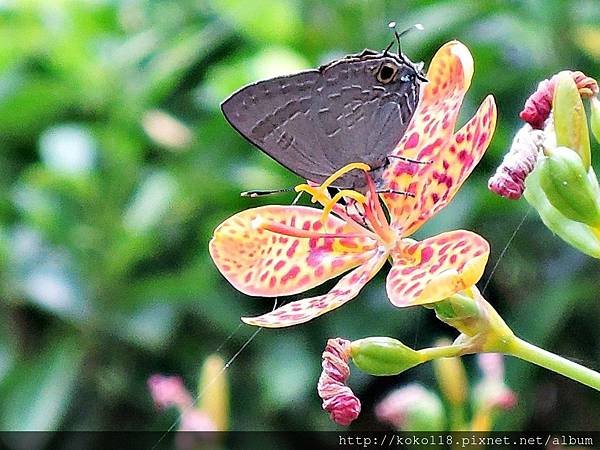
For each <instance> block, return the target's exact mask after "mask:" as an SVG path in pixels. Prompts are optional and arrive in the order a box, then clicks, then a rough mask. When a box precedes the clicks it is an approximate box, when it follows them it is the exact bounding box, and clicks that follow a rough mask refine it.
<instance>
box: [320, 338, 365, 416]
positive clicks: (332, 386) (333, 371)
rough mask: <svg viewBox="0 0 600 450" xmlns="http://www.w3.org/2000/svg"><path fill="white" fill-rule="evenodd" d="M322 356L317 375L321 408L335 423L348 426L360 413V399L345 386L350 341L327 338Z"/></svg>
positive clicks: (347, 375) (348, 373)
mask: <svg viewBox="0 0 600 450" xmlns="http://www.w3.org/2000/svg"><path fill="white" fill-rule="evenodd" d="M322 358H323V362H322V364H321V365H322V367H323V372H322V373H321V376H320V377H319V383H318V385H317V391H318V393H319V397H321V398H322V399H323V409H324V410H325V411H327V412H329V415H330V417H331V420H333V421H334V422H335V423H337V424H339V425H343V426H348V425H350V423H352V422H353V421H354V420H355V419H356V418H357V417H358V415H359V414H360V400H359V399H358V398H357V397H356V396H355V395H354V393H353V392H352V390H351V389H350V388H349V387H348V386H346V381H347V380H348V377H349V376H350V367H349V366H348V360H349V359H350V341H348V340H345V339H341V338H336V339H329V340H328V341H327V346H326V347H325V350H324V351H323V356H322Z"/></svg>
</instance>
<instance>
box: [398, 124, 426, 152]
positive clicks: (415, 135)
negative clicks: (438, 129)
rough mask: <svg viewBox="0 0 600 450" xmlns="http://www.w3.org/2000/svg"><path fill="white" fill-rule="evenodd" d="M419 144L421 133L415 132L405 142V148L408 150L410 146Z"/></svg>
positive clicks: (413, 146)
mask: <svg viewBox="0 0 600 450" xmlns="http://www.w3.org/2000/svg"><path fill="white" fill-rule="evenodd" d="M424 120H426V121H427V120H429V119H428V118H425V119H424ZM418 144H419V134H418V133H413V134H411V135H410V137H409V138H408V139H407V140H406V143H405V144H404V149H405V150H408V149H410V148H415V147H416V146H417V145H418Z"/></svg>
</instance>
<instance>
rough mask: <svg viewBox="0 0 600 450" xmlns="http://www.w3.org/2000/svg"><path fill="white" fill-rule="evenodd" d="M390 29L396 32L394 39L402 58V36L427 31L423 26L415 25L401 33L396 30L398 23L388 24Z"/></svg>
mask: <svg viewBox="0 0 600 450" xmlns="http://www.w3.org/2000/svg"><path fill="white" fill-rule="evenodd" d="M388 27H389V28H391V29H393V30H394V38H395V39H396V43H397V44H398V55H400V56H402V44H401V43H400V39H401V38H402V36H404V35H406V34H408V33H409V32H411V31H412V30H424V29H425V28H424V27H423V25H422V24H420V23H415V24H414V25H412V26H410V27H408V28H407V29H406V30H404V31H401V32H398V30H397V28H396V22H390V23H389V24H388Z"/></svg>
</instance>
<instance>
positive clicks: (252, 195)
mask: <svg viewBox="0 0 600 450" xmlns="http://www.w3.org/2000/svg"><path fill="white" fill-rule="evenodd" d="M293 190H294V188H293V187H291V188H285V189H257V190H254V191H244V192H240V197H250V198H256V197H264V196H266V195H272V194H279V193H281V192H292V191H293Z"/></svg>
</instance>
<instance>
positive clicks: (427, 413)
mask: <svg viewBox="0 0 600 450" xmlns="http://www.w3.org/2000/svg"><path fill="white" fill-rule="evenodd" d="M375 415H376V416H377V418H378V419H379V420H380V421H381V422H386V423H389V424H390V425H391V426H392V427H394V428H395V429H396V430H403V431H439V430H443V429H444V425H445V424H444V422H445V421H444V407H443V405H442V402H441V401H440V399H439V397H438V396H437V395H436V394H435V393H434V392H432V391H430V390H429V389H426V388H424V387H423V386H421V385H420V384H418V383H411V384H409V385H407V386H405V387H402V388H400V389H396V390H395V391H392V392H391V393H390V394H388V395H387V396H386V397H385V398H384V399H383V400H382V401H381V402H380V403H379V404H377V406H376V407H375Z"/></svg>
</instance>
